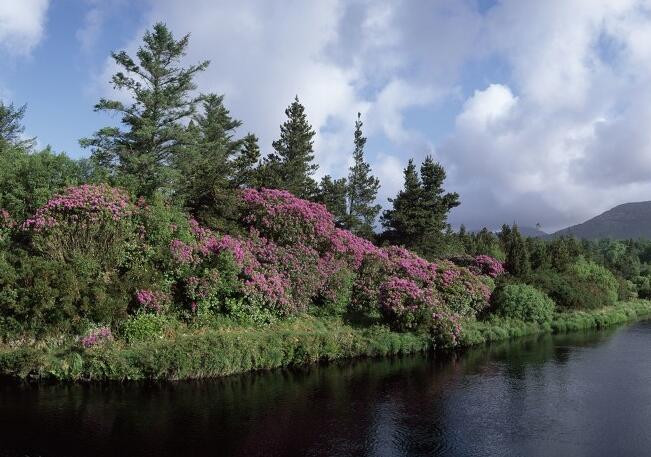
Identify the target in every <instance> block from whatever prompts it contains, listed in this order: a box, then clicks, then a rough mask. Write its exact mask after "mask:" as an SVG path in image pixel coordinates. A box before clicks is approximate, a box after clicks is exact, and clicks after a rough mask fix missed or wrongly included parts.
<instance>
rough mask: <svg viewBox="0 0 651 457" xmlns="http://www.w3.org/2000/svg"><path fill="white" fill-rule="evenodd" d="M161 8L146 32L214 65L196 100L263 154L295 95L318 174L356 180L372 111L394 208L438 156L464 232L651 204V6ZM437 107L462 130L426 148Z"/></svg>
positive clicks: (548, 0) (256, 3)
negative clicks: (160, 24)
mask: <svg viewBox="0 0 651 457" xmlns="http://www.w3.org/2000/svg"><path fill="white" fill-rule="evenodd" d="M150 6H151V7H150V12H149V13H148V15H147V17H146V18H145V20H144V22H143V23H144V24H146V25H147V26H150V25H151V24H152V23H154V22H155V21H157V20H164V21H166V22H167V23H168V25H169V26H170V27H171V28H172V30H174V31H175V33H177V34H182V33H184V32H186V31H190V32H191V33H192V37H191V44H190V54H189V55H188V56H187V60H188V62H197V61H199V60H201V59H204V58H209V59H210V60H211V61H212V63H211V66H210V69H209V70H208V71H207V72H206V73H205V74H204V75H202V76H201V77H200V78H199V81H198V82H199V84H200V87H201V88H202V90H204V91H215V92H218V93H225V94H226V103H227V104H228V106H229V107H231V109H232V112H233V114H234V115H235V116H237V117H239V118H241V119H243V120H245V122H246V123H245V128H246V129H250V130H252V131H254V132H256V133H257V134H259V136H260V137H261V140H262V147H263V150H264V151H265V152H268V151H269V149H270V146H271V141H272V140H273V139H274V138H275V137H276V135H277V132H278V125H279V124H280V123H281V122H282V121H283V118H284V114H283V110H284V108H285V107H286V106H287V104H289V102H290V101H291V99H292V98H293V96H294V95H295V94H298V95H299V96H300V98H301V100H302V101H303V102H304V104H305V105H306V107H307V112H308V116H309V119H310V121H311V123H312V124H313V126H314V127H315V128H316V129H317V130H318V132H319V135H318V138H317V141H316V146H317V156H318V160H319V162H320V163H321V165H322V169H321V171H320V172H321V174H325V173H331V174H334V175H338V176H341V175H344V174H345V173H346V168H347V166H348V161H349V157H350V150H351V149H352V147H351V142H352V127H353V122H354V116H355V114H356V113H357V111H361V112H362V113H363V114H364V121H365V132H366V134H367V135H368V136H369V137H370V140H371V141H369V144H372V143H374V141H373V140H377V141H376V142H375V143H376V144H378V146H375V148H376V149H375V150H374V151H371V150H369V156H370V157H372V158H373V165H374V167H375V171H376V173H377V174H378V175H379V176H380V178H381V179H382V181H383V190H382V194H383V197H384V196H387V195H392V194H394V193H395V192H396V191H397V190H398V189H399V188H400V186H401V184H402V169H403V168H404V166H405V164H406V161H407V159H408V158H409V157H412V156H413V157H416V158H420V157H422V156H423V155H424V154H425V153H428V152H431V151H435V153H436V154H435V156H436V157H437V158H438V159H439V160H441V161H442V162H443V163H444V165H445V166H446V167H447V169H448V175H449V179H448V182H447V183H446V187H447V188H448V189H449V190H456V191H459V192H460V193H461V196H462V205H461V207H460V208H459V209H458V210H455V212H454V214H453V221H455V222H465V223H466V224H467V225H468V226H474V225H483V224H488V225H499V224H501V223H502V222H505V221H506V222H509V221H513V220H518V221H519V222H520V223H522V224H535V223H536V222H541V223H542V224H543V226H545V227H547V228H556V227H560V226H562V225H565V224H569V223H575V222H578V221H580V220H581V219H584V218H586V217H589V216H592V215H594V214H595V213H597V212H598V211H601V210H605V209H607V208H608V207H609V206H612V205H614V204H617V203H621V202H623V201H626V200H644V199H650V198H651V193H649V191H651V159H650V157H651V154H650V153H651V151H650V150H649V146H648V145H649V144H651V134H649V133H647V132H648V131H649V128H648V125H649V124H650V123H651V110H650V109H648V108H647V107H648V106H651V84H650V83H651V44H650V43H651V32H649V30H651V14H650V13H651V2H650V1H648V0H617V1H612V0H545V1H542V0H540V1H528V2H522V1H520V0H502V1H499V2H496V4H495V5H494V6H492V7H491V8H489V9H488V10H487V11H484V12H480V11H479V10H478V8H477V4H476V2H474V1H470V0H468V1H465V0H464V1H458V0H440V1H437V2H410V1H407V0H395V1H389V0H373V1H372V0H348V1H344V0H324V1H319V2H295V1H289V0H282V1H275V2H265V1H262V0H243V1H240V2H238V3H235V2H228V1H225V0H223V1H209V0H189V1H186V2H182V3H181V2H177V1H175V0H159V1H155V2H154V1H151V2H150ZM90 22H91V23H92V21H90ZM143 31H144V30H139V31H138V33H137V34H136V35H134V36H133V37H131V41H130V43H129V44H128V46H127V49H129V50H130V51H132V52H133V51H134V50H135V49H136V47H137V45H138V44H139V41H140V38H141V36H142V32H143ZM111 73H112V71H111V67H110V65H107V66H106V67H105V68H104V69H103V73H102V82H103V83H104V82H105V81H106V80H108V79H109V75H110V74H111ZM463 92H465V93H467V94H470V95H466V96H465V100H464V99H463V98H464V97H461V96H460V94H462V93H463ZM441 107H443V108H442V109H444V110H445V109H446V108H445V107H447V110H448V111H449V112H448V117H449V118H450V119H454V122H451V125H453V128H452V131H451V132H448V134H447V135H444V138H443V139H442V140H439V139H437V141H436V144H431V143H432V141H431V140H430V139H429V138H431V137H432V135H431V132H432V131H434V130H436V128H435V127H436V126H435V125H434V122H436V121H435V120H428V119H424V118H420V119H419V121H418V122H417V126H410V125H409V122H408V120H412V119H413V117H410V116H409V114H410V113H411V112H413V111H414V110H415V109H416V110H422V111H424V112H431V111H432V109H433V108H437V109H441ZM428 110H429V111H428ZM453 110H454V111H453ZM428 122H429V125H428ZM438 136H439V137H440V136H441V135H440V133H439V135H438ZM380 151H381V152H380ZM382 203H385V200H384V199H382Z"/></svg>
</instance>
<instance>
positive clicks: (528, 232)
mask: <svg viewBox="0 0 651 457" xmlns="http://www.w3.org/2000/svg"><path fill="white" fill-rule="evenodd" d="M518 231H519V232H520V234H521V235H522V236H526V237H529V238H545V237H547V236H549V233H545V232H543V231H542V230H540V229H538V228H536V227H520V226H518Z"/></svg>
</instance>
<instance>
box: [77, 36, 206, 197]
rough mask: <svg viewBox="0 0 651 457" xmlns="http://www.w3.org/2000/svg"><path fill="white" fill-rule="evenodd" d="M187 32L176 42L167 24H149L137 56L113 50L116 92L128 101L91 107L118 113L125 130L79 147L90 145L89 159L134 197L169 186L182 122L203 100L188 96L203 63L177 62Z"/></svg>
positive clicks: (104, 132) (108, 130)
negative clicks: (125, 95) (129, 99)
mask: <svg viewBox="0 0 651 457" xmlns="http://www.w3.org/2000/svg"><path fill="white" fill-rule="evenodd" d="M188 40H189V35H185V36H184V37H182V38H181V39H180V40H175V39H174V37H173V36H172V33H171V32H170V31H169V30H168V28H167V27H166V26H165V25H164V24H162V23H157V24H155V25H154V28H153V30H152V31H147V32H146V33H145V35H144V38H143V45H142V46H141V47H140V48H139V49H138V52H137V53H136V60H134V59H133V58H132V57H130V56H129V55H128V54H127V53H126V51H120V52H117V53H112V57H113V60H114V61H115V63H116V64H117V65H118V66H119V67H120V68H121V70H120V71H118V72H117V73H115V75H113V78H112V83H113V86H114V88H115V89H116V90H119V91H126V92H127V93H129V95H130V96H131V97H132V98H133V101H134V102H133V103H132V104H124V103H122V102H121V101H118V100H108V99H101V100H100V101H99V103H97V105H95V110H96V111H107V112H112V113H116V114H118V115H121V116H122V123H123V124H124V125H125V127H126V129H125V130H122V129H120V128H118V127H105V128H103V129H101V130H99V131H98V132H96V133H95V135H94V136H93V137H92V138H85V139H82V140H81V145H82V146H84V147H90V148H91V149H92V154H93V159H94V160H95V161H96V163H97V164H99V165H100V166H101V167H103V168H105V169H106V170H108V171H109V172H110V173H111V174H112V175H113V176H115V177H116V179H117V182H118V183H119V184H120V185H122V186H124V187H126V188H128V189H130V190H133V191H134V192H135V193H136V194H137V195H146V196H151V195H153V194H154V193H155V192H156V191H157V190H160V189H163V190H167V191H169V190H170V187H171V184H172V182H173V176H174V169H173V167H172V166H171V165H173V162H174V159H175V157H176V155H177V154H178V152H179V147H180V146H182V145H184V144H186V143H187V142H189V141H190V137H189V133H188V128H187V127H185V126H184V125H183V123H182V122H183V121H184V120H186V119H189V118H190V117H191V116H192V115H193V114H194V113H195V110H196V105H197V103H199V102H200V101H201V99H202V97H200V96H193V95H191V94H192V92H193V91H194V90H195V89H196V85H195V84H194V82H193V79H194V77H195V76H196V74H197V73H198V72H201V71H203V70H205V69H206V67H207V66H208V62H207V61H204V62H201V63H199V64H197V65H192V66H190V67H188V68H183V67H180V66H178V64H179V62H180V60H181V59H182V57H183V56H184V55H185V53H186V48H187V45H188Z"/></svg>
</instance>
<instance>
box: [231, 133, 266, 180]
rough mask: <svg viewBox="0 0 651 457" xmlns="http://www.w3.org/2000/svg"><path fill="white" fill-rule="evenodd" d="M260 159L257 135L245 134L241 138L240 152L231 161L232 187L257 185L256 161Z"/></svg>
mask: <svg viewBox="0 0 651 457" xmlns="http://www.w3.org/2000/svg"><path fill="white" fill-rule="evenodd" d="M259 160H260V146H259V145H258V137H257V136H255V135H254V134H253V133H249V134H247V135H246V136H245V137H244V138H243V139H242V146H241V148H240V153H239V154H238V156H237V157H236V158H235V160H234V161H233V171H232V175H231V183H232V185H233V186H234V187H257V186H258V181H259V178H258V168H257V165H258V162H259Z"/></svg>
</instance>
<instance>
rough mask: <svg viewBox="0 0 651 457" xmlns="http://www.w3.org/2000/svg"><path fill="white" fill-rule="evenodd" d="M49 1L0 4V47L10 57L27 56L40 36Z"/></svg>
mask: <svg viewBox="0 0 651 457" xmlns="http://www.w3.org/2000/svg"><path fill="white" fill-rule="evenodd" d="M48 5H49V0H19V1H2V2H0V47H1V48H2V49H4V50H5V51H6V52H7V53H8V54H10V55H27V54H29V53H30V52H31V50H32V49H33V48H34V46H36V45H37V44H38V43H39V42H40V40H41V38H42V36H43V29H44V24H45V19H46V13H47V9H48Z"/></svg>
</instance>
